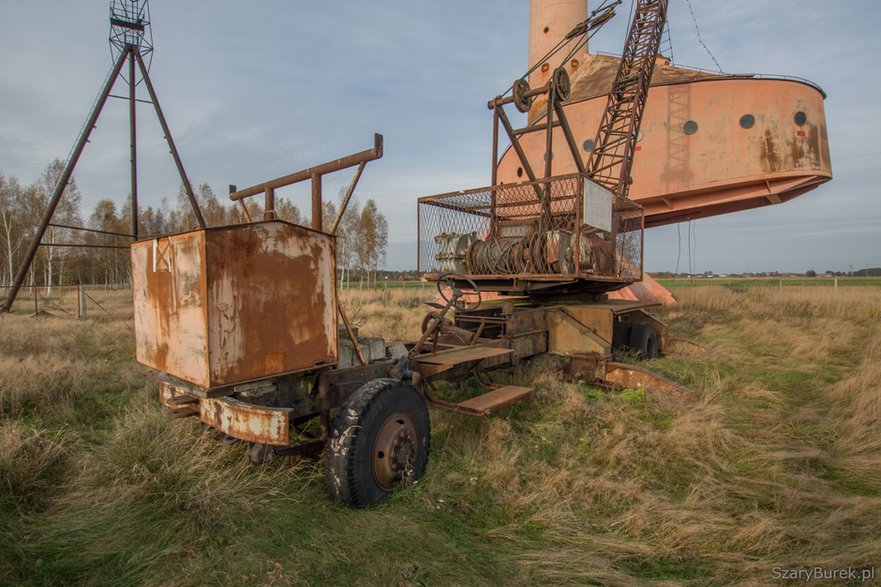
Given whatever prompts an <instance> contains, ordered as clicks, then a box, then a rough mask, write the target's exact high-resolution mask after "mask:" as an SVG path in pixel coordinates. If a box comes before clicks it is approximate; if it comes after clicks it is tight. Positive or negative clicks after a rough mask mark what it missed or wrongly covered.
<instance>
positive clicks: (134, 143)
mask: <svg viewBox="0 0 881 587" xmlns="http://www.w3.org/2000/svg"><path fill="white" fill-rule="evenodd" d="M128 78H129V82H128V84H129V85H128V101H129V107H128V112H129V135H130V137H131V156H132V161H131V165H132V167H131V170H132V236H133V237H134V238H135V240H137V238H138V137H137V125H136V124H135V116H136V108H135V104H136V98H137V96H136V94H135V87H136V86H135V52H134V51H131V52H130V53H129V61H128Z"/></svg>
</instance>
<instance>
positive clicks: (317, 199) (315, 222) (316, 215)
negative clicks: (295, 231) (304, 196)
mask: <svg viewBox="0 0 881 587" xmlns="http://www.w3.org/2000/svg"><path fill="white" fill-rule="evenodd" d="M310 179H311V180H312V230H321V225H322V223H323V220H322V209H321V207H322V201H321V175H320V174H318V173H313V174H312V177H311V178H310Z"/></svg>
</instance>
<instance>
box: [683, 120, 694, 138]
mask: <svg viewBox="0 0 881 587" xmlns="http://www.w3.org/2000/svg"><path fill="white" fill-rule="evenodd" d="M682 132H684V133H685V134H687V135H693V134H694V133H696V132H697V123H696V122H695V121H693V120H689V121H688V122H686V123H685V124H683V125H682Z"/></svg>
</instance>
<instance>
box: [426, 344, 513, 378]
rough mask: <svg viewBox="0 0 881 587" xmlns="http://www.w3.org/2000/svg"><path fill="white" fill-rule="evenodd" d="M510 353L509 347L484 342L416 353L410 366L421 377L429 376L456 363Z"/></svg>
mask: <svg viewBox="0 0 881 587" xmlns="http://www.w3.org/2000/svg"><path fill="white" fill-rule="evenodd" d="M500 343H501V341H500ZM510 354H511V349H508V348H503V347H501V346H488V345H486V344H481V345H473V346H461V347H453V348H450V349H445V350H442V351H437V352H435V353H425V354H421V355H416V356H415V357H414V362H413V365H412V367H411V368H412V369H413V370H414V371H417V372H419V373H420V374H421V375H422V376H423V377H431V376H434V375H438V374H440V373H443V372H445V371H449V370H450V369H452V368H453V367H455V366H457V365H462V364H466V363H478V362H480V361H483V360H484V359H491V358H494V357H502V356H506V355H510Z"/></svg>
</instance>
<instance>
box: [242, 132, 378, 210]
mask: <svg viewBox="0 0 881 587" xmlns="http://www.w3.org/2000/svg"><path fill="white" fill-rule="evenodd" d="M381 157H382V135H381V134H379V133H376V134H374V135H373V148H372V149H367V150H366V151H361V152H360V153H355V154H353V155H349V156H347V157H342V158H341V159H335V160H333V161H328V162H327V163H322V164H321V165H316V166H315V167H310V168H308V169H303V170H301V171H297V172H295V173H291V174H288V175H283V176H282V177H278V178H276V179H271V180H269V181H267V182H264V183H260V184H256V185H252V186H251V187H247V188H245V189H242V190H239V191H236V192H233V193H231V194H230V195H229V199H230V200H232V201H233V202H235V201H237V200H241V199H243V198H248V197H250V196H255V195H257V194H260V193H263V192H264V191H265V190H266V188H267V187H270V188H273V189H277V188H281V187H285V186H289V185H292V184H295V183H299V182H301V181H306V180H307V179H312V176H313V175H325V174H328V173H333V172H334V171H340V170H341V169H346V168H348V167H354V166H355V165H358V164H359V163H361V162H362V161H373V160H374V159H379V158H381Z"/></svg>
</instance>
